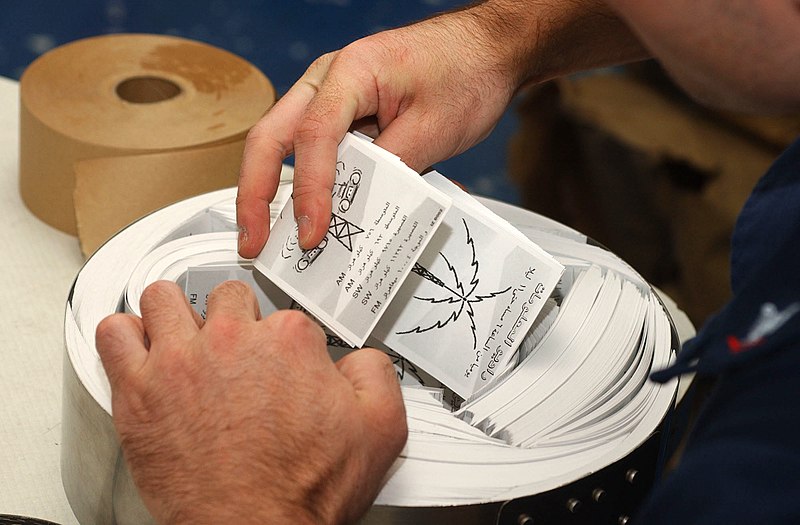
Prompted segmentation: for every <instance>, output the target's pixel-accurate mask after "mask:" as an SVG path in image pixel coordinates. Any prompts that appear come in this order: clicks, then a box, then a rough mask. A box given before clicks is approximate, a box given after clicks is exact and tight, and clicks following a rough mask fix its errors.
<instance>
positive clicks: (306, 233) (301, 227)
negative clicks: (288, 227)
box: [295, 215, 311, 248]
mask: <svg viewBox="0 0 800 525" xmlns="http://www.w3.org/2000/svg"><path fill="white" fill-rule="evenodd" d="M295 220H296V222H297V239H298V240H299V241H300V247H301V248H302V247H303V246H306V243H307V242H308V238H309V237H311V219H309V218H308V215H302V216H300V217H298V218H297V219H295Z"/></svg>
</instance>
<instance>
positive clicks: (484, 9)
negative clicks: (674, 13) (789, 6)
mask: <svg viewBox="0 0 800 525" xmlns="http://www.w3.org/2000/svg"><path fill="white" fill-rule="evenodd" d="M462 14H463V15H466V16H468V17H469V18H471V19H472V23H473V25H474V31H475V32H474V34H475V36H476V38H480V39H482V40H483V43H484V45H486V46H489V47H491V48H493V49H494V53H495V58H496V60H497V61H498V63H499V65H500V67H502V68H503V69H505V70H506V73H507V74H508V75H509V78H510V80H511V82H512V83H514V84H515V86H516V87H519V86H521V85H523V84H526V83H530V82H542V81H545V80H549V79H552V78H555V77H558V76H561V75H565V74H569V73H574V72H576V71H581V70H585V69H590V68H595V67H602V66H608V65H613V64H621V63H625V62H631V61H634V60H640V59H644V58H647V57H648V56H649V53H648V52H647V50H646V49H645V48H644V47H643V46H642V44H641V43H640V42H639V40H638V38H637V37H636V36H635V35H634V34H633V33H632V32H631V31H630V30H629V29H628V27H627V26H626V24H625V23H624V22H623V21H622V20H621V19H620V18H619V17H618V16H617V15H616V14H615V13H614V11H612V9H611V8H609V7H608V6H607V5H606V4H605V2H603V1H601V0H487V1H485V2H482V3H480V4H477V5H475V6H474V7H472V8H470V9H466V10H464V11H463V12H462Z"/></svg>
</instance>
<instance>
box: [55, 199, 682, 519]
mask: <svg viewBox="0 0 800 525" xmlns="http://www.w3.org/2000/svg"><path fill="white" fill-rule="evenodd" d="M287 186H288V184H287ZM281 193H282V194H283V195H287V196H288V190H286V189H285V190H284V191H282V192H281ZM235 194H236V191H235V189H230V190H223V191H221V192H216V193H213V194H209V195H204V196H200V197H195V198H193V199H190V200H187V201H183V202H180V203H177V204H174V205H172V206H169V207H167V208H164V209H162V210H160V211H158V212H155V213H154V214H153V215H150V216H148V217H145V218H143V219H142V220H140V221H138V222H137V223H135V224H132V225H131V226H129V227H128V228H126V229H125V230H124V231H123V232H121V233H120V234H118V235H117V236H116V237H114V238H113V239H111V240H110V241H109V242H108V243H107V244H106V245H104V246H103V247H102V248H100V249H99V250H98V252H97V253H95V255H94V256H93V257H92V258H91V259H90V260H89V261H87V263H86V265H85V266H84V268H83V269H82V270H81V272H80V274H79V276H78V278H77V280H76V281H75V286H74V290H73V294H72V295H71V300H70V303H69V305H68V306H67V310H66V317H65V326H64V330H65V341H66V347H67V353H68V356H69V360H68V364H67V366H72V367H73V368H74V370H75V373H76V375H77V377H78V378H79V380H80V382H81V384H82V385H83V387H85V389H86V391H87V392H88V393H89V395H90V396H91V397H92V398H93V399H94V400H95V402H96V403H97V404H98V405H99V406H100V407H101V408H102V409H103V411H105V412H107V413H110V411H111V394H110V390H109V388H108V383H107V381H106V376H105V374H104V372H103V368H102V366H101V364H100V361H99V358H98V356H97V353H96V351H95V349H94V336H95V330H96V327H97V324H98V323H99V322H100V320H101V319H102V318H103V317H105V316H106V315H108V314H110V313H112V312H115V311H123V310H124V309H125V303H126V302H127V303H128V305H129V306H132V305H138V298H137V294H139V293H140V290H142V289H143V284H145V283H147V282H150V281H151V280H152V279H161V278H172V279H175V280H176V281H180V280H181V278H182V277H181V276H182V275H184V274H185V273H187V272H193V271H199V272H201V273H205V272H214V271H222V269H221V268H220V267H219V265H220V264H224V265H234V266H236V267H239V269H241V268H242V267H244V266H246V263H244V262H242V261H240V260H239V259H238V256H237V254H236V240H235V239H236V233H235V230H236V226H235V224H234V222H233V214H232V213H231V211H232V210H233V202H234V199H235ZM481 202H482V203H487V205H490V206H491V207H492V209H493V210H495V211H497V212H498V213H500V214H501V215H502V216H503V217H504V218H507V219H508V218H513V219H514V223H515V224H517V225H518V226H519V227H520V228H524V229H525V232H526V233H530V234H531V236H533V234H534V233H535V234H536V236H541V235H545V234H546V235H551V233H550V232H551V230H553V224H550V223H547V222H546V221H542V219H541V218H540V217H539V216H536V215H535V214H533V213H531V212H525V211H523V210H519V209H515V208H511V207H508V206H501V205H497V204H496V203H492V202H491V201H488V200H483V199H482V200H481ZM512 212H513V213H512ZM526 217H528V219H527V222H526ZM540 224H543V225H544V226H543V227H540ZM557 237H559V238H560V239H561V240H560V244H559V245H558V246H557V247H558V253H557V255H556V256H557V257H558V258H559V260H560V261H561V262H565V263H566V262H567V261H568V262H569V264H568V266H569V268H568V269H569V271H570V272H572V273H574V274H575V283H574V284H573V285H572V286H569V287H565V289H564V292H563V295H564V297H563V299H562V300H561V301H560V302H559V305H558V307H557V308H555V307H553V310H552V311H554V312H556V313H555V315H556V318H555V320H554V321H553V322H552V324H550V325H549V328H547V327H545V328H544V332H545V333H544V334H539V335H536V333H535V331H532V332H529V335H528V336H526V337H527V338H528V341H527V343H526V344H527V346H526V349H525V351H524V358H523V359H522V362H521V363H520V364H519V365H517V366H516V368H513V370H511V371H510V372H509V373H508V374H507V376H504V377H503V378H501V379H500V380H499V381H497V382H496V383H495V384H493V385H492V386H491V387H488V388H487V389H486V390H485V391H482V392H481V393H480V395H477V396H476V397H475V399H473V400H471V401H470V402H469V403H466V404H465V405H463V406H462V408H461V410H460V411H459V412H451V411H450V410H449V409H448V408H447V407H445V406H442V402H441V400H442V399H443V395H442V394H443V393H442V392H441V390H439V389H432V388H424V387H421V386H420V384H422V385H427V386H431V385H428V383H427V382H425V381H417V382H416V386H414V387H409V386H404V387H403V394H404V399H405V400H406V415H407V422H408V426H409V437H408V443H407V445H406V447H405V448H404V450H403V451H402V453H401V456H400V458H399V459H398V460H397V461H396V463H395V464H394V466H393V467H392V469H391V471H390V472H389V474H388V475H387V478H386V484H385V485H384V487H383V489H382V490H381V492H380V494H379V495H378V498H377V503H378V504H383V505H392V506H409V507H419V506H428V505H433V506H453V505H460V504H478V503H482V502H489V501H503V500H505V499H509V498H512V497H520V496H528V495H532V494H536V493H538V492H543V491H548V490H552V489H554V488H556V487H560V486H563V485H564V484H566V483H569V482H571V481H574V480H576V479H579V478H582V477H584V476H586V475H587V474H590V473H593V472H597V471H598V470H600V469H602V468H603V467H605V466H608V465H609V464H611V463H613V462H615V461H617V460H619V459H620V458H622V457H624V456H626V455H628V454H629V453H630V452H631V451H632V450H634V449H635V448H636V447H637V446H638V445H640V444H641V443H642V442H644V440H646V439H647V437H648V436H649V435H650V434H651V433H652V432H653V431H654V430H655V429H657V428H658V426H659V423H660V422H661V421H662V419H663V418H664V415H665V414H666V412H667V411H668V410H669V407H670V406H671V403H672V399H673V397H674V394H675V390H676V388H675V384H674V382H673V383H669V384H666V385H656V384H653V383H651V382H649V381H647V380H646V377H647V374H648V373H649V372H650V371H651V370H653V369H658V368H661V367H664V366H666V365H667V364H669V362H670V360H671V357H672V354H673V353H672V351H671V348H672V344H673V342H672V340H671V334H670V326H669V320H668V317H667V315H666V314H665V313H664V311H663V309H662V308H661V307H660V304H659V303H658V300H657V299H656V298H655V296H654V294H653V292H652V290H651V289H650V288H649V287H640V282H641V279H640V278H638V276H637V278H636V279H632V278H631V277H630V276H629V271H630V270H629V269H628V268H625V267H623V266H621V265H619V264H616V263H615V262H614V260H613V258H610V257H609V256H608V252H605V251H604V250H602V249H599V248H598V249H594V247H593V249H591V250H587V246H586V244H585V241H584V240H583V239H581V238H578V237H576V238H572V237H570V236H568V235H560V234H559V235H558V236H557ZM173 243H174V244H173ZM167 245H170V247H169V248H167V247H166V246H167ZM187 248H188V249H187ZM184 249H186V251H185V252H184V251H183V250H184ZM162 250H163V251H162ZM320 260H323V259H320ZM209 267H210V268H215V269H208V268H209ZM190 268H191V269H194V270H190ZM237 271H238V270H237ZM224 273H225V275H224V276H221V277H220V276H218V277H215V278H212V279H211V281H212V282H210V283H199V284H198V283H197V281H194V280H193V278H194V274H192V277H191V280H192V282H190V283H189V285H188V286H189V288H190V292H191V291H193V292H194V293H196V294H197V295H198V297H201V296H204V295H205V294H206V293H207V289H208V287H209V286H211V285H213V280H214V279H220V280H221V279H224V278H228V277H230V276H231V275H230V274H229V273H227V271H226V272H224ZM413 275H415V274H412V277H413ZM204 277H208V276H204ZM254 282H255V284H256V285H260V284H261V283H263V280H260V279H259V278H258V277H256V278H255V281H254ZM616 282H619V287H620V293H618V294H617V293H615V294H609V297H608V298H606V299H609V300H608V301H606V300H605V299H604V298H602V297H600V293H601V291H602V290H603V289H604V288H605V287H607V286H611V285H613V288H614V289H616V288H617V286H618V284H616ZM192 283H194V284H192ZM251 284H253V283H251ZM612 295H618V298H617V299H616V301H612V300H611V296H612ZM273 302H274V301H273ZM603 302H607V303H611V302H614V304H615V305H616V306H615V307H613V308H611V307H609V306H608V304H602V303H603ZM262 305H263V306H262V307H263V308H264V310H265V312H266V311H267V310H269V307H268V306H267V305H264V303H262ZM284 305H285V302H281V304H277V302H276V303H275V306H276V307H284ZM598 309H600V310H602V312H596V311H595V310H598ZM134 311H135V310H134ZM478 313H479V312H476V314H478ZM481 313H482V312H481ZM601 313H602V314H603V316H601V317H602V319H601V318H600V317H598V314H601ZM543 314H544V317H547V315H546V312H543ZM387 315H388V311H387ZM609 316H610V317H609ZM476 319H479V317H476ZM598 330H600V332H601V333H597V332H598ZM373 336H374V334H373ZM373 339H374V337H373ZM371 341H372V339H371ZM433 343H435V344H446V343H447V341H446V338H445V337H444V335H442V334H441V333H440V334H439V335H438V336H437V337H435V338H434V341H433ZM579 343H580V344H579ZM581 345H583V347H582V348H580V351H581V352H580V354H581V355H579V354H578V352H576V351H575V350H577V349H578V346H581ZM528 347H530V348H528ZM414 366H417V365H416V364H414ZM404 370H405V371H406V372H408V371H412V374H410V375H413V374H415V373H416V372H417V371H419V372H422V367H417V369H413V367H411V368H404ZM69 406H70V405H67V408H69ZM90 413H91V411H88V412H87V411H75V412H72V413H71V417H70V418H66V419H65V422H73V424H74V423H75V422H78V421H82V419H81V418H86V417H89V416H88V414H90ZM110 424H111V423H110V418H104V419H103V420H102V421H98V420H91V421H86V422H85V427H87V428H92V429H96V428H98V427H97V425H108V426H110ZM487 430H490V434H491V435H487V434H486V433H485V431H487ZM102 434H103V435H105V434H106V433H105V432H104V433H102ZM98 435H100V434H98ZM107 435H109V436H113V429H112V430H109V431H108V432H107ZM498 438H499V439H498ZM510 443H513V444H514V445H516V446H512V445H511V444H510ZM87 446H88V445H87ZM109 446H114V447H115V446H116V445H115V444H113V443H112V444H110V445H109ZM85 456H86V458H87V461H90V460H92V459H93V458H95V457H96V453H95V451H93V450H91V449H88V448H87V450H86V451H85ZM90 466H91V465H90ZM98 483H99V482H98ZM104 487H105V486H104Z"/></svg>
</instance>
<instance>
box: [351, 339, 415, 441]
mask: <svg viewBox="0 0 800 525" xmlns="http://www.w3.org/2000/svg"><path fill="white" fill-rule="evenodd" d="M336 366H337V368H338V369H339V372H341V374H342V375H343V376H345V378H346V379H347V380H348V381H350V384H352V385H353V389H354V390H355V392H356V396H357V397H358V400H359V404H360V406H361V408H362V411H363V414H364V416H365V419H366V420H367V421H369V423H370V424H371V425H372V426H373V428H374V429H376V430H377V431H379V432H381V433H382V434H384V435H385V439H386V442H385V444H386V445H387V448H388V449H390V450H391V452H392V453H393V455H396V454H399V453H400V450H402V448H403V445H404V444H405V441H406V437H407V433H408V428H407V425H406V409H405V405H404V404H403V395H402V394H401V391H400V383H399V381H398V380H397V372H396V371H395V369H394V366H393V365H392V361H391V359H389V356H387V355H386V354H384V353H383V352H381V351H379V350H376V349H374V348H362V349H361V350H356V351H355V352H351V353H349V354H347V355H346V356H344V357H343V358H342V359H340V360H339V361H337V362H336Z"/></svg>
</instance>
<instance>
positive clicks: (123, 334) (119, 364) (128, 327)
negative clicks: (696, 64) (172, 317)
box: [95, 314, 149, 395]
mask: <svg viewBox="0 0 800 525" xmlns="http://www.w3.org/2000/svg"><path fill="white" fill-rule="evenodd" d="M95 342H96V344H97V353H98V354H100V360H101V361H102V362H103V368H105V370H106V375H107V376H108V381H109V383H110V384H111V392H112V395H113V394H114V393H116V392H117V390H118V389H119V388H120V387H121V386H122V385H123V384H124V383H125V382H126V381H127V380H128V379H129V378H130V377H131V376H132V375H134V374H136V373H137V372H138V371H139V370H140V369H141V368H142V366H143V365H144V363H145V361H146V360H147V356H148V354H149V352H148V350H147V347H146V345H145V332H144V325H143V324H142V320H141V319H139V318H138V317H136V316H135V315H129V314H114V315H111V316H109V317H106V318H105V319H103V320H102V321H100V324H98V325H97V330H96V331H95Z"/></svg>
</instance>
